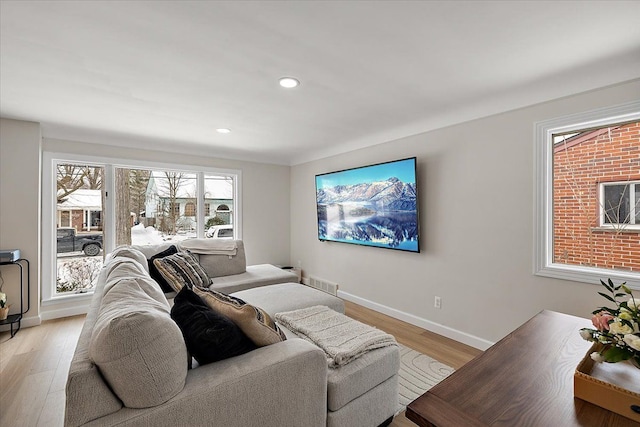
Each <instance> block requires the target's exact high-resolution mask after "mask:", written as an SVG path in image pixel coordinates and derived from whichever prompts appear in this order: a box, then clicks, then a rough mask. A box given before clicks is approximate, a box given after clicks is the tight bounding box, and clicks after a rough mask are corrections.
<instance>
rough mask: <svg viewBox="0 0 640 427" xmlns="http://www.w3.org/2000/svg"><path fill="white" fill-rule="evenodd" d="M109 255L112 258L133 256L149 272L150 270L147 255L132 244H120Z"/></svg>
mask: <svg viewBox="0 0 640 427" xmlns="http://www.w3.org/2000/svg"><path fill="white" fill-rule="evenodd" d="M109 256H110V258H117V257H125V258H131V259H132V260H134V261H137V262H138V263H139V264H140V265H141V266H142V267H143V268H144V269H145V271H146V272H147V273H148V272H149V265H148V262H147V257H145V256H144V254H143V253H142V252H140V251H139V250H137V249H135V248H132V247H131V246H119V247H117V248H115V249H114V251H113V252H111V254H110V255H109Z"/></svg>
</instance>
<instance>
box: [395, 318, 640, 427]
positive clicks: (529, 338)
mask: <svg viewBox="0 0 640 427" xmlns="http://www.w3.org/2000/svg"><path fill="white" fill-rule="evenodd" d="M589 326H591V322H590V321H589V320H587V319H582V318H579V317H574V316H569V315H566V314H560V313H555V312H553V311H542V312H541V313H539V314H537V315H536V316H535V317H533V318H532V319H531V320H529V321H528V322H527V323H525V324H524V325H522V326H520V327H519V328H518V329H516V330H515V331H513V332H512V333H510V334H509V335H507V336H506V337H505V338H503V339H502V340H500V341H499V342H498V343H496V344H495V345H493V346H492V347H491V348H489V349H488V350H487V351H485V352H484V353H483V354H482V355H480V356H478V357H476V358H475V359H473V360H472V361H470V362H469V363H467V364H466V365H464V366H463V367H462V368H460V369H459V370H457V371H456V372H454V373H453V374H452V375H451V376H449V377H448V378H446V379H445V380H443V381H442V382H440V383H439V384H437V385H436V386H434V387H433V388H432V389H430V390H429V391H427V392H426V393H425V394H423V395H422V396H420V397H419V398H417V399H416V400H414V401H413V402H411V403H410V404H409V406H407V412H406V416H407V418H409V419H410V420H411V421H413V422H414V423H416V424H418V425H419V426H429V427H432V426H435V427H445V426H451V427H459V426H465V427H474V426H477V427H480V426H532V427H533V426H541V427H548V426H563V427H570V426H581V427H589V426H593V427H601V426H610V427H614V426H619V427H622V426H625V427H626V426H640V423H636V422H634V421H633V420H630V419H628V418H625V417H623V416H621V415H618V414H615V413H613V412H610V411H607V410H605V409H602V408H600V407H598V406H596V405H593V404H591V403H588V402H585V401H583V400H580V399H577V398H574V397H573V373H574V372H575V369H576V366H578V363H579V362H580V360H581V359H582V358H583V357H584V355H585V354H586V353H587V351H588V350H589V348H590V347H591V343H589V342H587V341H585V340H583V339H582V338H581V337H580V334H579V332H578V331H579V330H580V328H583V327H589Z"/></svg>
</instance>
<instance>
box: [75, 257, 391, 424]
mask: <svg viewBox="0 0 640 427" xmlns="http://www.w3.org/2000/svg"><path fill="white" fill-rule="evenodd" d="M142 250H143V252H144V255H143V254H142V253H140V252H138V251H134V250H132V251H127V250H124V251H120V253H119V254H118V255H117V256H115V257H109V258H108V260H107V262H106V263H105V266H104V267H103V269H102V271H101V274H100V277H99V279H98V284H97V286H96V289H95V294H94V298H93V300H92V303H91V307H90V310H89V312H88V314H87V318H86V321H85V324H84V326H83V329H82V332H81V335H80V338H79V341H78V344H77V347H76V351H75V354H74V357H73V360H72V362H71V367H70V370H69V375H68V379H67V386H66V412H65V425H66V426H79V425H90V426H113V425H118V426H120V425H122V426H125V425H127V426H129V425H131V426H133V425H135V426H138V425H145V426H178V425H189V426H199V425H202V426H205V425H206V426H224V427H234V426H238V427H240V426H243V427H247V426H248V427H251V426H256V427H258V426H260V427H270V426H273V427H287V426H290V427H297V426H300V427H303V426H304V427H307V426H309V427H313V426H318V427H320V426H331V427H347V426H349V427H358V426H361V427H373V426H377V425H381V424H384V423H388V422H390V420H391V419H392V417H393V415H394V414H395V412H396V410H397V372H398V368H399V354H398V350H397V347H387V348H383V349H378V350H374V351H371V352H369V353H367V354H365V355H364V356H362V357H361V358H360V359H358V360H357V361H354V362H351V363H350V364H349V365H346V366H344V367H342V368H341V369H329V368H328V367H327V359H326V355H325V353H324V352H323V351H322V350H321V349H319V348H318V347H316V346H315V345H314V344H312V343H310V342H308V341H306V340H303V339H300V338H297V337H296V336H295V335H294V334H293V333H291V332H290V331H288V330H286V329H284V328H282V329H283V330H284V332H285V334H286V335H287V339H286V340H285V341H282V342H278V343H276V344H271V345H268V346H265V347H259V348H257V349H255V350H252V351H250V352H248V353H245V354H242V355H239V356H235V357H231V358H229V359H225V360H220V361H217V362H213V363H209V364H206V365H202V366H197V367H195V368H193V369H187V365H188V364H187V358H188V355H187V351H186V346H185V342H184V340H183V339H182V335H181V332H180V330H179V328H178V327H177V325H176V324H175V322H174V321H173V320H172V319H171V317H170V306H171V304H170V301H168V300H167V298H166V295H165V294H164V293H163V292H162V290H161V289H160V287H159V286H158V284H157V283H156V282H155V281H154V280H153V279H151V277H150V276H149V273H148V269H147V268H146V266H145V265H144V261H145V258H146V257H149V256H151V255H153V254H154V253H156V251H157V250H162V248H158V247H154V248H142ZM116 252H118V251H117V250H116ZM136 254H139V255H136ZM201 260H202V258H201ZM218 261H219V262H223V261H226V262H230V261H231V260H230V259H229V258H228V257H226V258H220V259H218ZM204 264H207V263H206V262H205V263H204ZM218 267H220V266H218ZM274 268H275V267H274ZM246 270H247V272H249V271H251V270H254V269H252V268H250V267H247V269H246ZM267 270H271V269H267ZM278 270H279V269H278ZM258 271H259V270H258ZM272 272H273V273H276V272H275V271H274V270H273V271H272ZM278 273H279V272H278ZM285 273H286V272H285ZM237 274H239V275H240V276H238V277H237V278H238V279H239V280H238V281H236V282H235V284H234V285H233V286H241V287H243V290H242V291H239V292H237V293H235V294H233V295H235V296H237V297H239V298H242V299H243V300H245V301H247V302H248V303H250V304H254V305H256V306H259V307H261V308H263V309H264V310H265V311H266V312H267V313H269V314H270V315H271V316H275V313H277V312H282V311H290V310H294V309H297V308H304V307H310V306H314V305H325V306H328V307H330V308H332V309H333V310H336V311H338V312H344V304H343V302H342V300H340V299H339V298H336V297H334V296H331V295H329V294H326V293H323V292H320V291H317V290H315V289H312V288H309V287H307V286H304V285H300V284H297V283H279V284H271V285H262V286H257V287H250V286H247V285H245V284H239V283H246V282H244V280H245V279H247V277H248V276H247V275H243V274H244V273H237ZM255 274H258V273H255ZM229 276H232V275H229ZM222 277H226V276H222ZM229 282H231V281H229ZM258 283H260V282H258ZM212 286H215V282H214V285H212Z"/></svg>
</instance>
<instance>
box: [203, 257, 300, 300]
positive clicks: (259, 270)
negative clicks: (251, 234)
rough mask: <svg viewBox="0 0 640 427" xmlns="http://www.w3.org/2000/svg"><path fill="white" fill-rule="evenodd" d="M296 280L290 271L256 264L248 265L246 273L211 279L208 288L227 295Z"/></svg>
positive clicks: (269, 265)
mask: <svg viewBox="0 0 640 427" xmlns="http://www.w3.org/2000/svg"><path fill="white" fill-rule="evenodd" d="M209 277H211V276H209ZM297 280H298V276H296V275H295V274H293V273H291V272H290V271H287V270H283V269H281V268H278V267H276V266H274V265H271V264H257V265H248V266H247V271H245V272H244V273H241V274H234V275H232V276H222V277H212V278H211V286H210V287H209V288H210V289H213V290H214V291H218V292H222V293H224V294H227V295H229V294H232V293H234V292H238V291H243V290H245V289H251V288H256V287H259V286H267V285H273V284H275V283H291V282H296V281H297Z"/></svg>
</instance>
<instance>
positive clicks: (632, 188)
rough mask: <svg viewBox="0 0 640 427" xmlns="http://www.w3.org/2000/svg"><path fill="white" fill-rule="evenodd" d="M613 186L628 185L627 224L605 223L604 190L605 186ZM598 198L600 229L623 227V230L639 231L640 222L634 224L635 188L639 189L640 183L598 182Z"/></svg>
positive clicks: (635, 211)
mask: <svg viewBox="0 0 640 427" xmlns="http://www.w3.org/2000/svg"><path fill="white" fill-rule="evenodd" d="M613 185H628V186H629V223H620V222H618V223H615V224H612V223H608V222H605V217H606V215H605V210H606V206H605V205H604V202H603V200H605V195H604V191H605V190H604V189H605V187H607V186H613ZM598 187H599V188H598V197H599V200H600V203H599V205H600V206H599V209H600V213H599V216H600V222H599V226H600V228H604V229H616V228H620V227H624V229H625V230H638V231H640V222H636V215H637V209H638V200H636V187H640V181H612V182H600V183H598Z"/></svg>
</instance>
